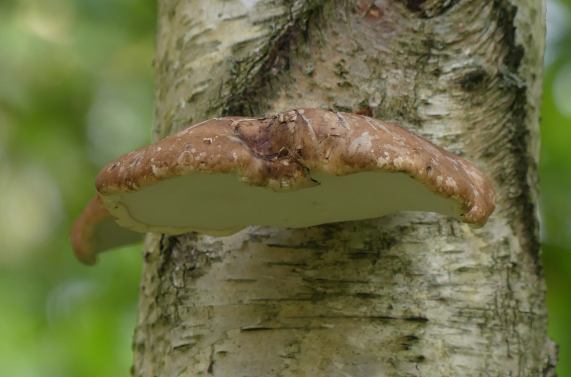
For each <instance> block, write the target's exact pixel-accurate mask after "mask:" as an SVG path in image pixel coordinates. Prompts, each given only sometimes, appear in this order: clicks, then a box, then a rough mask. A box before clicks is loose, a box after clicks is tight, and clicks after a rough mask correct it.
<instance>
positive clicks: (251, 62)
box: [134, 0, 555, 377]
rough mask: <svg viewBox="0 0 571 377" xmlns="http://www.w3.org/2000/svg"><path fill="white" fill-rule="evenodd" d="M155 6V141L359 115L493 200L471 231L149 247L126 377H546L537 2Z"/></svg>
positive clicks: (380, 231)
mask: <svg viewBox="0 0 571 377" xmlns="http://www.w3.org/2000/svg"><path fill="white" fill-rule="evenodd" d="M159 7H160V19H159V36H158V45H157V58H156V62H155V65H156V69H157V128H156V133H157V137H162V136H165V135H167V134H169V133H172V132H173V131H175V130H176V129H178V128H180V127H182V126H184V125H185V124H187V123H190V122H197V121H200V120H203V119H206V118H209V117H212V116H219V115H228V114H229V112H231V113H232V114H231V115H261V114H267V113H274V112H278V111H282V110H286V109H290V108H298V107H324V108H332V109H337V110H343V111H349V112H358V113H362V114H365V115H370V116H374V117H378V118H383V119H388V120H393V121H398V122H399V123H401V124H404V125H406V126H407V127H409V128H410V129H413V130H414V131H415V132H417V133H420V134H421V135H423V136H425V137H427V138H429V139H430V140H432V141H433V142H435V143H436V144H438V145H440V146H443V147H445V148H446V149H449V150H451V151H453V152H455V153H457V154H460V155H462V156H463V157H465V158H467V159H470V160H472V161H474V162H475V163H476V164H478V165H479V166H480V167H481V168H482V169H483V170H484V171H487V172H488V173H489V174H490V175H491V176H492V178H493V180H494V182H495V185H496V189H497V191H498V193H499V199H498V203H497V204H498V209H497V211H496V213H495V215H494V216H493V217H492V219H491V220H490V221H489V224H488V225H487V226H485V227H483V228H481V229H474V228H471V227H470V226H468V225H464V224H460V223H458V222H456V221H455V220H451V219H447V218H444V217H441V216H437V215H433V214H419V213H398V214H394V215H391V216H386V217H384V218H381V219H377V220H371V221H361V222H350V223H339V224H332V225H324V226H318V227H313V228H309V229H302V230H299V229H298V230H289V229H272V228H249V229H247V230H245V231H243V232H241V233H239V234H237V235H234V236H231V237H224V238H212V237H207V236H199V235H196V234H188V235H184V236H179V237H171V238H168V237H160V236H157V235H154V236H150V237H149V238H148V240H147V244H146V247H145V249H146V253H145V256H146V257H145V271H144V274H143V281H142V286H141V304H140V319H139V324H138V327H137V330H136V334H135V339H134V351H135V364H134V375H136V376H283V377H285V376H312V377H313V376H316V377H321V376H332V377H336V376H363V377H365V376H367V377H368V376H420V375H422V376H460V375H461V376H481V375H514V376H538V375H545V376H547V375H553V374H554V365H555V356H554V347H553V345H552V344H551V342H550V341H549V339H548V338H547V336H546V309H545V303H544V291H545V286H544V280H543V275H542V269H541V264H540V260H539V258H538V255H539V244H538V239H537V219H536V215H535V211H536V209H535V208H536V207H535V205H536V204H535V203H536V175H537V173H536V163H537V149H538V141H537V138H538V132H537V129H538V119H539V115H538V114H539V113H538V112H539V97H540V93H541V81H542V51H543V43H544V36H545V33H544V27H545V25H544V3H543V2H538V1H532V0H470V1H468V0H455V1H450V0H435V1H418V0H415V1H409V0H402V1H385V0H376V1H372V0H354V1H349V0H334V1H301V0H297V1H296V0H260V1H238V0H233V1H222V0H216V1H208V2H207V1H198V0H176V1H175V0H162V1H160V2H159ZM340 200H343V198H340Z"/></svg>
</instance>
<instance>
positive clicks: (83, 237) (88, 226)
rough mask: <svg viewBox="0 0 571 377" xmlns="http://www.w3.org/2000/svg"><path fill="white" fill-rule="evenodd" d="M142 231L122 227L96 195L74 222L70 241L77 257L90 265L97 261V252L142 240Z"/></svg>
mask: <svg viewBox="0 0 571 377" xmlns="http://www.w3.org/2000/svg"><path fill="white" fill-rule="evenodd" d="M141 239H142V236H141V234H140V233H136V232H133V231H131V230H129V229H127V228H123V227H120V226H119V225H118V224H117V223H116V222H115V219H114V218H113V217H112V216H111V215H110V214H109V212H108V211H107V209H105V207H103V205H102V204H101V199H100V198H99V197H98V196H96V197H94V198H93V199H91V200H90V201H89V203H87V205H86V206H85V208H84V209H83V212H82V213H81V215H80V216H79V217H78V218H77V220H76V221H75V223H74V224H73V227H72V230H71V233H70V241H71V246H72V248H73V251H74V253H75V256H76V257H77V259H78V260H79V261H80V262H82V263H84V264H88V265H93V264H95V262H96V256H97V254H99V253H101V252H103V251H106V250H110V249H114V248H116V247H120V246H124V245H129V244H132V243H135V242H139V241H141Z"/></svg>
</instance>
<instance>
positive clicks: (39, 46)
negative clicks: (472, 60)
mask: <svg viewBox="0 0 571 377" xmlns="http://www.w3.org/2000/svg"><path fill="white" fill-rule="evenodd" d="M570 10H571V0H559V1H555V0H553V1H551V0H550V1H549V16H548V23H549V37H550V38H549V49H548V56H547V59H546V76H545V78H546V80H545V92H544V93H545V94H544V103H543V122H542V131H541V136H542V145H543V148H542V160H541V189H542V192H541V199H542V205H541V213H542V219H543V221H542V237H543V259H544V262H545V273H546V277H547V282H548V307H549V315H550V330H549V331H550V335H551V337H552V338H553V339H555V340H556V341H557V343H558V344H559V345H560V347H561V354H560V363H559V368H558V371H559V375H560V376H563V377H566V376H571V300H570V298H571V293H570V292H571V170H570V168H569V167H571V27H570V26H569V24H570V23H571V21H570V20H571V17H570V16H569V15H570V14H571V12H570ZM155 17H156V11H155V1H154V0H46V1H37V0H0V375H1V376H14V377H36V376H38V377H39V376H41V377H51V376H53V377H65V376H70V377H71V376H85V377H90V376H93V377H95V376H97V377H100V376H122V375H128V372H129V368H130V365H131V346H130V343H131V336H132V331H133V328H134V326H135V323H136V312H137V295H138V279H139V275H140V269H141V261H140V248H141V247H140V245H139V246H137V247H132V248H128V249H126V250H124V251H122V252H119V253H113V255H105V256H104V257H103V258H100V262H99V264H98V266H97V268H87V267H84V266H82V265H80V264H79V263H78V262H76V260H75V259H74V258H73V257H72V254H71V250H70V247H69V244H68V239H67V232H68V229H69V228H70V226H71V223H72V221H73V219H74V218H75V217H76V216H77V215H78V213H79V212H80V210H81V208H82V206H83V205H84V204H85V203H86V202H87V200H88V198H89V197H90V196H91V195H93V193H94V189H93V178H94V177H95V175H96V173H97V171H98V168H99V167H101V165H102V164H104V163H105V162H106V161H108V160H110V159H112V158H114V157H115V156H117V155H119V154H120V153H123V152H126V151H128V150H131V149H133V148H135V147H138V146H141V145H144V144H146V143H148V142H149V141H150V135H151V127H152V124H153V73H152V59H153V52H154V50H153V49H154V37H155V25H156V20H155Z"/></svg>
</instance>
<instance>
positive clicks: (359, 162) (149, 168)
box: [96, 109, 494, 234]
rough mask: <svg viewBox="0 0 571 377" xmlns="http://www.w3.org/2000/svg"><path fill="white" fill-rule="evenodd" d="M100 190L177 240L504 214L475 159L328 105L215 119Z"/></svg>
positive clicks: (133, 224)
mask: <svg viewBox="0 0 571 377" xmlns="http://www.w3.org/2000/svg"><path fill="white" fill-rule="evenodd" d="M96 187H97V191H98V192H99V194H100V195H101V198H102V200H103V205H104V206H105V207H106V208H107V209H108V210H109V212H110V213H111V214H112V215H113V216H114V217H115V218H116V219H117V221H118V223H119V224H120V225H122V226H125V227H127V228H130V229H133V230H135V231H139V232H147V231H153V232H163V233H168V234H180V233H184V232H188V231H199V232H205V233H209V234H224V233H232V232H234V231H236V230H238V229H241V228H243V227H245V226H248V225H270V226H282V227H293V228H299V227H306V226H312V225H318V224H323V223H330V222H337V221H348V220H359V219H366V218H374V217H379V216H382V215H385V214H387V213H391V212H395V211H400V210H421V211H430V212H439V213H442V214H445V215H449V216H453V217H456V218H458V219H461V220H463V221H465V222H467V223H472V224H478V225H482V224H484V223H485V222H486V220H487V218H488V216H490V214H491V213H492V212H493V210H494V190H493V188H492V185H491V182H490V180H489V179H488V178H487V177H486V176H484V175H483V174H482V173H481V172H480V171H479V170H478V169H477V168H476V167H475V166H474V165H473V164H471V163H470V162H468V161H466V160H464V159H462V158H460V157H458V156H456V155H453V154H451V153H449V152H447V151H445V150H443V149H442V148H439V147H437V146H435V145H434V144H432V143H430V142H429V141H427V140H425V139H423V138H421V137H419V136H417V135H415V134H413V133H411V132H409V131H407V130H405V129H404V128H401V127H399V126H397V125H396V124H394V123H387V122H383V121H379V120H376V119H372V118H368V117H365V116H361V115H355V114H348V113H341V112H333V111H327V110H322V109H299V110H292V111H287V112H283V113H279V114H277V115H275V116H272V117H267V118H243V117H226V118H215V119H211V120H207V121H205V122H202V123H199V124H196V125H193V126H190V127H188V128H186V129H184V130H182V131H180V132H178V133H176V134H174V135H172V136H169V137H166V138H164V139H163V140H161V141H159V142H157V143H155V144H153V145H150V146H148V147H145V148H141V149H138V150H136V151H133V152H131V153H129V154H127V155H124V156H122V157H120V158H119V159H117V160H116V161H114V162H112V163H110V164H109V165H107V166H106V167H105V168H104V169H103V170H102V171H101V172H100V174H99V176H98V177H97V183H96Z"/></svg>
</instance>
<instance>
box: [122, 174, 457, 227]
mask: <svg viewBox="0 0 571 377" xmlns="http://www.w3.org/2000/svg"><path fill="white" fill-rule="evenodd" d="M312 176H313V178H314V179H315V180H317V181H318V182H320V184H319V185H317V186H315V187H310V188H305V189H300V190H295V191H285V192H275V191H272V190H270V189H267V188H262V187H257V186H251V185H248V184H245V183H243V182H241V181H240V180H239V179H238V178H237V177H236V176H235V175H232V174H205V173H195V174H189V175H186V176H183V177H177V178H172V179H168V180H165V181H163V182H161V183H157V184H155V185H152V186H149V187H146V188H143V189H141V190H140V191H138V192H134V193H127V194H121V195H120V196H119V197H115V198H112V200H113V201H114V202H115V203H116V204H118V205H119V207H122V208H123V210H126V212H127V213H128V215H129V216H130V217H131V218H130V219H123V220H124V221H122V223H123V225H127V226H129V224H128V223H135V226H136V227H138V228H139V230H146V231H158V232H166V233H172V234H176V233H183V232H186V231H202V232H207V233H208V232H211V233H213V234H214V233H216V232H218V231H222V232H224V231H232V230H239V229H240V228H243V227H245V226H248V225H270V226H276V227H292V228H300V227H307V226H312V225H318V224H324V223H331V222H337V221H348V220H360V219H368V218H374V217H380V216H383V215H386V214H389V213H392V212H396V211H429V212H438V213H441V214H444V215H449V216H454V217H459V216H460V213H461V212H460V206H459V204H458V203H457V202H456V201H455V200H453V199H450V198H443V197H441V196H439V195H437V194H435V193H433V192H431V191H429V190H428V189H427V188H426V187H425V186H424V185H423V184H421V183H419V182H417V181H415V180H414V179H412V178H410V177H409V176H408V175H406V174H403V173H380V172H365V173H357V174H351V175H346V176H333V175H328V174H324V173H316V174H312ZM124 216H125V212H124V213H123V214H122V215H121V216H120V217H124ZM125 220H126V221H125Z"/></svg>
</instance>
